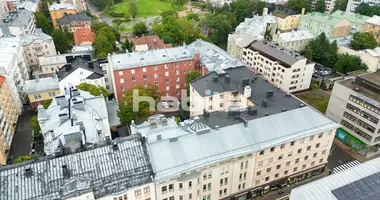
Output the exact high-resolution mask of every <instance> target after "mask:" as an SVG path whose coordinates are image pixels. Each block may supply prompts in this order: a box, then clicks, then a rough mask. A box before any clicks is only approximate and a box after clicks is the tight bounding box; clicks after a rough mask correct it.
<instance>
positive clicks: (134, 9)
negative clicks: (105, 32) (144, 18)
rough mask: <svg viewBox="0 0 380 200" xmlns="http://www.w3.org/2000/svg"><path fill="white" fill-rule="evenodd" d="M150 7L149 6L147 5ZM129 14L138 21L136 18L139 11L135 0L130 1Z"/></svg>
mask: <svg viewBox="0 0 380 200" xmlns="http://www.w3.org/2000/svg"><path fill="white" fill-rule="evenodd" d="M147 6H148V5H147ZM128 11H129V13H130V14H131V17H132V18H133V19H136V16H137V14H138V9H137V5H136V2H135V0H130V1H129V10H128Z"/></svg>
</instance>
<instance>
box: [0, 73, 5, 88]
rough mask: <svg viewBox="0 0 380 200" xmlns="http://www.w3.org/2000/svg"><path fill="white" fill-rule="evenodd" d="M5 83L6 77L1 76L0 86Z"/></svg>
mask: <svg viewBox="0 0 380 200" xmlns="http://www.w3.org/2000/svg"><path fill="white" fill-rule="evenodd" d="M4 81H5V77H4V76H2V75H0V86H2V85H3V83H4Z"/></svg>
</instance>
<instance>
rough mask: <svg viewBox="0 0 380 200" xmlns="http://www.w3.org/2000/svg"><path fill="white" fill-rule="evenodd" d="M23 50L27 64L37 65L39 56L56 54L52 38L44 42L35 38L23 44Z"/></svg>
mask: <svg viewBox="0 0 380 200" xmlns="http://www.w3.org/2000/svg"><path fill="white" fill-rule="evenodd" d="M24 52H25V56H26V59H27V62H28V65H29V66H39V59H38V57H40V56H50V55H57V52H56V50H55V46H54V41H53V40H51V41H50V42H46V41H45V40H42V39H36V40H34V41H33V42H32V43H30V44H29V45H24Z"/></svg>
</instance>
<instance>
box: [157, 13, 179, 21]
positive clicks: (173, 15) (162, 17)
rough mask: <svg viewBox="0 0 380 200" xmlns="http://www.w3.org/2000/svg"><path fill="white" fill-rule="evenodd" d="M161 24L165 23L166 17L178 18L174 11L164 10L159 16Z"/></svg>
mask: <svg viewBox="0 0 380 200" xmlns="http://www.w3.org/2000/svg"><path fill="white" fill-rule="evenodd" d="M160 16H161V19H162V23H166V22H167V19H168V17H175V18H178V13H177V12H176V11H175V10H166V11H164V12H162V13H161V14H160Z"/></svg>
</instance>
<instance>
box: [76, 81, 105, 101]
mask: <svg viewBox="0 0 380 200" xmlns="http://www.w3.org/2000/svg"><path fill="white" fill-rule="evenodd" d="M76 88H78V89H79V90H83V91H87V92H89V93H90V94H92V95H94V96H99V95H100V93H102V94H103V96H104V98H106V97H108V96H109V93H108V91H107V89H106V88H105V87H102V86H100V85H93V84H89V83H81V84H79V85H77V86H76Z"/></svg>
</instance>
